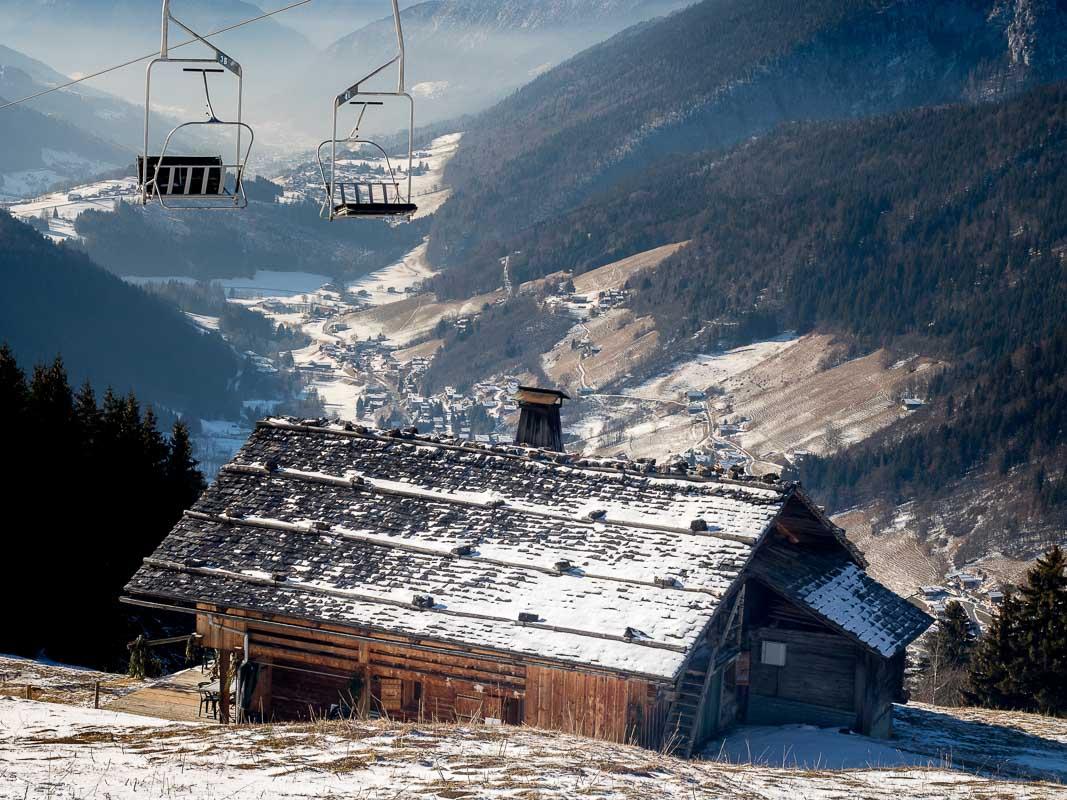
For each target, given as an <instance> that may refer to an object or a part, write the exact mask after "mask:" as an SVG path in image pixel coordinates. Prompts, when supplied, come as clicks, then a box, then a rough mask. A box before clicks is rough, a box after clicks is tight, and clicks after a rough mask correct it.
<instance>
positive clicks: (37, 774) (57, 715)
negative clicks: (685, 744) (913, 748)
mask: <svg viewBox="0 0 1067 800" xmlns="http://www.w3.org/2000/svg"><path fill="white" fill-rule="evenodd" d="M1063 796H1064V788H1063V786H1062V784H1051V783H1037V782H1030V783H1027V782H1021V781H1010V780H1006V779H1004V778H1000V777H983V776H976V775H973V774H970V773H968V772H966V771H964V770H960V769H955V770H953V769H949V768H947V766H946V767H942V768H939V769H925V768H917V767H914V766H900V767H888V766H886V767H882V768H873V769H872V768H860V769H854V770H849V771H832V770H828V769H820V770H811V769H788V768H781V767H778V768H775V767H770V766H751V765H736V764H724V763H715V762H708V761H703V762H700V761H690V762H686V761H681V760H678V759H674V758H671V757H667V756H663V755H659V754H657V753H652V752H649V751H645V750H639V749H636V748H632V747H626V746H622V745H613V744H608V743H605V742H596V741H591V740H586V739H581V738H578V737H573V736H566V735H562V734H552V733H544V732H538V731H535V730H532V729H528V728H509V727H500V726H481V725H436V724H425V725H422V724H420V725H398V724H392V723H387V722H358V721H356V722H345V723H328V724H321V723H320V724H315V725H288V726H287V725H272V726H259V727H223V726H215V725H180V724H173V723H163V722H162V721H161V720H153V719H151V718H145V717H133V716H130V715H126V714H119V713H114V712H108V711H106V710H104V711H92V710H83V709H73V708H65V707H63V706H57V705H49V704H43V703H34V702H29V701H24V700H15V699H0V799H2V800H30V798H45V797H49V798H58V797H77V798H88V797H97V798H108V799H109V800H126V798H130V799H131V800H132V799H133V798H137V800H153V799H154V798H160V800H162V799H163V798H167V800H182V799H183V798H197V799H198V800H199V799H200V798H203V799H204V800H220V799H221V798H231V799H232V800H241V799H242V798H287V797H300V798H319V797H321V798H326V797H330V798H340V797H358V798H360V800H384V798H415V797H426V798H478V799H481V798H485V799H486V800H495V799H497V798H500V799H501V800H503V798H540V800H552V799H553V798H560V799H562V798H574V797H596V798H601V799H602V800H638V798H640V799H641V800H644V799H645V798H665V799H667V800H696V798H701V799H703V798H726V797H730V798H734V797H737V798H742V797H743V798H747V799H749V800H801V799H803V800H831V798H846V797H847V798H859V799H860V800H864V799H869V800H898V799H899V798H917V799H918V798H921V799H922V800H963V798H986V799H988V800H992V799H993V798H1020V799H1025V800H1046V799H1047V798H1055V797H1063Z"/></svg>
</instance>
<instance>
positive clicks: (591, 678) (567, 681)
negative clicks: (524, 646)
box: [525, 667, 666, 748]
mask: <svg viewBox="0 0 1067 800" xmlns="http://www.w3.org/2000/svg"><path fill="white" fill-rule="evenodd" d="M665 718H666V707H665V704H664V703H661V702H658V701H657V691H656V688H655V686H654V685H652V684H650V683H649V682H648V681H644V680H635V679H627V678H622V677H612V676H606V675H593V674H588V673H582V672H570V671H566V670H559V669H552V668H549V667H529V668H527V675H526V720H525V721H526V724H527V725H532V726H534V727H537V728H547V729H550V730H558V731H564V732H566V733H576V734H580V735H582V736H589V737H593V738H597V739H606V740H608V741H612V742H625V743H632V744H639V745H642V746H644V747H652V748H658V747H659V745H660V739H661V738H662V734H663V727H664V724H665Z"/></svg>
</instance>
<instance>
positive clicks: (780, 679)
mask: <svg viewBox="0 0 1067 800" xmlns="http://www.w3.org/2000/svg"><path fill="white" fill-rule="evenodd" d="M764 641H772V642H784V643H785V644H786V648H787V652H786V663H785V666H784V667H776V666H771V665H769V664H764V663H762V659H761V656H762V643H763V642H764ZM750 642H751V653H752V661H751V663H752V666H751V677H750V681H751V682H750V686H749V696H748V708H747V711H746V715H745V716H746V720H747V721H748V722H749V723H750V724H756V725H778V724H784V723H808V724H812V725H824V726H827V725H833V726H847V727H854V726H856V725H857V721H858V716H857V712H858V710H859V705H858V704H857V696H856V695H857V692H856V677H857V664H858V663H861V662H862V660H863V654H862V652H861V651H859V650H858V649H857V648H856V646H855V645H854V644H853V643H852V642H850V641H849V640H848V639H846V638H845V637H843V636H840V635H837V634H831V633H821V632H816V631H793V630H787V629H782V628H757V629H754V630H752V631H751V633H750Z"/></svg>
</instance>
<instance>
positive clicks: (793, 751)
mask: <svg viewBox="0 0 1067 800" xmlns="http://www.w3.org/2000/svg"><path fill="white" fill-rule="evenodd" d="M707 755H708V757H710V758H717V759H719V760H721V761H727V762H729V763H731V764H757V765H762V766H772V767H788V768H792V769H863V768H875V767H935V766H943V765H942V764H941V763H939V760H938V759H935V758H932V757H930V756H927V755H922V754H919V753H910V752H907V751H905V750H901V749H900V747H898V746H897V745H896V744H895V743H894V742H891V741H882V740H878V739H871V738H869V737H867V736H856V735H853V734H848V733H841V731H840V730H838V729H837V728H817V727H815V726H814V725H781V726H774V725H746V726H743V727H740V728H738V729H737V730H735V731H734V732H733V733H731V734H730V735H729V736H728V737H727V738H726V740H725V741H723V742H722V744H721V745H720V746H719V747H718V748H716V749H715V750H713V751H710V752H709V753H708V754H707Z"/></svg>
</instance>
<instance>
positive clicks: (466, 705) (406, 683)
mask: <svg viewBox="0 0 1067 800" xmlns="http://www.w3.org/2000/svg"><path fill="white" fill-rule="evenodd" d="M231 613H234V614H236V612H231ZM248 616H249V619H248V622H247V623H245V622H242V621H238V620H224V621H222V622H221V623H220V622H219V620H218V618H210V617H211V615H209V614H204V615H201V616H200V617H199V618H198V629H201V630H203V631H204V632H207V631H211V633H212V636H213V639H212V641H217V642H219V643H223V642H225V644H226V645H227V646H231V645H234V644H236V643H237V642H240V641H242V639H243V636H242V634H243V632H244V631H247V633H248V638H249V658H250V659H251V660H252V661H254V662H256V663H257V664H259V665H260V666H261V669H260V672H259V678H258V681H259V682H258V684H257V687H256V690H255V692H254V695H253V700H252V704H251V708H250V709H249V710H250V711H252V712H254V713H255V714H257V715H262V718H263V719H264V720H271V719H276V720H284V719H306V718H307V717H309V716H313V715H314V716H318V715H323V714H325V713H326V712H327V711H328V709H329V708H330V706H331V705H334V704H340V703H342V702H348V698H349V697H350V696H351V687H352V681H353V679H354V678H355V679H358V681H359V682H361V684H362V692H361V696H360V702H359V703H358V704H357V705H358V709H357V710H358V711H360V712H373V711H378V712H380V713H382V714H385V715H388V716H390V717H393V718H398V719H406V720H416V719H424V720H440V721H454V720H470V719H475V720H478V719H484V718H487V717H491V718H495V719H499V720H501V721H502V722H505V723H510V724H527V725H531V726H535V727H540V728H546V729H549V730H560V731H567V732H572V733H578V734H581V735H585V736H591V737H595V738H600V739H606V740H609V741H615V742H632V743H635V744H640V745H642V746H645V747H651V748H658V747H659V746H660V740H661V739H662V736H663V729H664V726H665V722H666V711H667V702H666V701H665V700H664V699H662V698H661V697H660V695H659V693H658V689H657V686H656V685H655V684H653V683H650V682H649V681H645V680H640V679H629V678H625V677H622V676H613V675H605V674H600V673H584V672H579V671H575V670H567V669H556V668H552V667H546V666H533V665H526V664H523V663H520V662H517V661H508V660H504V659H500V658H499V656H496V655H495V654H489V653H485V652H480V651H477V650H472V651H471V652H470V653H462V654H456V653H442V652H434V651H433V650H432V649H418V648H416V647H413V646H411V645H410V644H408V643H407V642H404V641H402V640H400V639H398V638H396V637H386V636H382V637H380V640H378V639H379V637H378V636H372V637H371V638H374V639H376V641H373V642H360V641H356V640H353V639H350V638H346V637H345V636H344V635H343V633H344V631H341V630H336V631H335V630H329V629H324V628H310V627H307V628H302V629H296V628H279V627H272V626H271V625H270V624H268V623H267V622H266V621H262V620H256V619H255V618H253V617H252V616H251V615H248ZM277 622H279V623H281V622H282V620H277ZM283 624H284V623H283ZM223 628H225V630H223ZM208 646H213V645H208ZM398 705H399V707H397V706H398Z"/></svg>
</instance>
